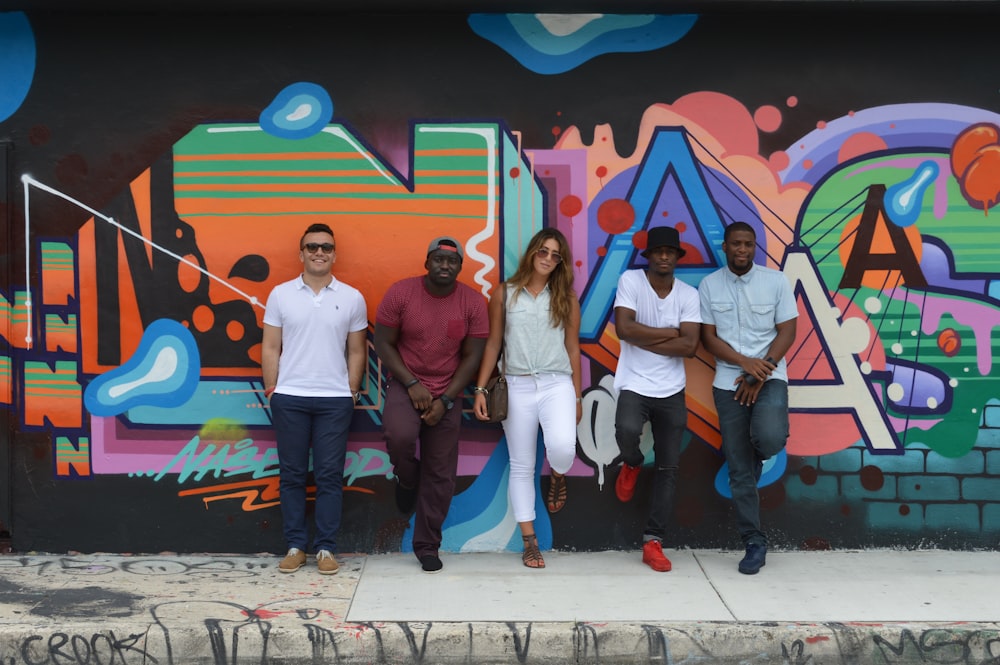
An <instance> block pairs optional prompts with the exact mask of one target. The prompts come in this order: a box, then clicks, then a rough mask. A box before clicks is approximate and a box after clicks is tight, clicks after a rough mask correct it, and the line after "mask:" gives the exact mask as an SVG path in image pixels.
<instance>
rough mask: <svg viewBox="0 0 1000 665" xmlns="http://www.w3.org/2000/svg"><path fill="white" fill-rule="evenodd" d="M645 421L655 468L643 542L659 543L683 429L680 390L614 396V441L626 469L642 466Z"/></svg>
mask: <svg viewBox="0 0 1000 665" xmlns="http://www.w3.org/2000/svg"><path fill="white" fill-rule="evenodd" d="M647 420H648V421H649V425H650V428H651V429H652V432H653V464H654V467H655V468H654V471H653V492H652V498H651V501H650V507H649V519H648V520H647V521H646V529H645V530H644V531H643V535H642V539H643V542H645V541H648V540H659V541H662V540H663V538H664V536H666V534H667V526H668V525H669V523H670V519H671V518H672V517H673V513H674V494H675V493H676V488H677V467H678V464H679V463H680V458H681V440H682V438H683V436H684V429H685V428H686V427H687V405H686V404H685V402H684V391H683V390H682V391H680V392H679V393H676V394H673V395H671V396H670V397H646V396H645V395H640V394H639V393H635V392H632V391H631V390H623V391H621V392H620V393H619V394H618V407H617V410H616V412H615V439H616V440H617V442H618V450H619V451H621V454H622V462H624V463H625V464H628V465H629V466H642V451H640V450H639V437H640V436H641V435H642V428H643V425H644V424H645V423H646V421H647Z"/></svg>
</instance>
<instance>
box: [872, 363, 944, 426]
mask: <svg viewBox="0 0 1000 665" xmlns="http://www.w3.org/2000/svg"><path fill="white" fill-rule="evenodd" d="M885 368H886V370H887V371H888V372H889V373H890V375H891V377H892V378H891V381H892V383H895V384H898V385H899V387H900V388H901V389H902V391H903V394H902V396H901V397H900V398H899V399H898V400H892V407H893V408H894V409H896V410H897V411H902V412H907V413H924V412H933V411H934V409H933V408H931V407H930V406H928V404H929V402H930V401H932V400H933V402H934V403H935V404H936V405H937V406H936V407H935V408H938V409H941V410H942V411H943V412H944V411H945V410H946V407H947V406H948V404H950V403H951V396H952V391H951V386H949V385H948V382H947V377H946V376H944V375H943V374H939V373H937V372H936V371H935V370H934V369H933V368H931V367H929V366H928V367H926V368H925V367H923V366H920V365H917V364H915V363H910V362H906V361H904V360H902V359H896V360H892V361H889V360H887V361H886V363H885Z"/></svg>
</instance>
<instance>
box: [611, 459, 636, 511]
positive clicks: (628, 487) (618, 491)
mask: <svg viewBox="0 0 1000 665" xmlns="http://www.w3.org/2000/svg"><path fill="white" fill-rule="evenodd" d="M637 480H639V467H637V466H629V465H628V464H622V468H621V470H620V471H618V480H616V481H615V495H617V496H618V500H619V501H623V502H626V503H627V502H629V501H631V500H632V495H633V494H635V483H636V481H637Z"/></svg>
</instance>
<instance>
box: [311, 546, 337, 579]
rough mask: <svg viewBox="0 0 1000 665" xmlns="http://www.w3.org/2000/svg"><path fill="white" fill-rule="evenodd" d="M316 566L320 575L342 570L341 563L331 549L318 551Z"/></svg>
mask: <svg viewBox="0 0 1000 665" xmlns="http://www.w3.org/2000/svg"><path fill="white" fill-rule="evenodd" d="M316 567H317V568H318V569H319V574H320V575H333V574H335V573H336V572H337V571H338V570H340V564H339V563H337V560H336V559H334V558H333V554H331V553H330V550H320V551H319V552H316Z"/></svg>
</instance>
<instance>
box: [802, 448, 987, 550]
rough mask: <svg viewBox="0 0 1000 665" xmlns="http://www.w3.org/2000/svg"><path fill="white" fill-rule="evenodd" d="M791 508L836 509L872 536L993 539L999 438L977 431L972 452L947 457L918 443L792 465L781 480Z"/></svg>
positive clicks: (846, 452) (856, 450)
mask: <svg viewBox="0 0 1000 665" xmlns="http://www.w3.org/2000/svg"><path fill="white" fill-rule="evenodd" d="M783 482H784V484H785V492H786V494H787V497H788V499H789V500H791V501H800V500H809V501H821V502H826V503H834V504H836V503H841V504H843V505H845V506H849V507H850V510H851V512H852V513H853V512H855V511H859V514H861V515H863V517H864V519H865V520H866V522H867V524H868V526H869V527H870V528H872V529H877V530H882V529H889V530H898V531H904V532H910V533H915V532H922V531H924V532H928V533H929V534H932V533H933V532H940V531H942V530H947V531H954V532H960V533H965V534H967V535H970V536H980V537H982V536H985V537H986V539H987V541H986V542H989V539H990V537H991V536H995V535H997V534H1000V436H998V435H997V433H996V432H993V431H990V430H983V431H982V433H981V436H980V437H979V440H978V441H977V443H976V446H975V447H974V448H973V449H972V450H970V451H969V452H968V453H966V454H965V455H963V456H962V457H959V458H954V459H953V458H948V457H944V456H942V455H940V454H939V453H937V452H935V451H933V450H930V449H928V448H927V447H926V446H924V445H922V444H914V445H911V446H909V447H907V448H906V450H905V452H904V453H903V454H902V455H875V454H872V453H871V451H869V450H868V449H867V447H865V446H864V445H863V444H859V445H855V446H852V447H850V448H846V449H844V450H841V451H839V452H836V453H832V454H828V455H821V456H806V457H799V458H793V459H791V460H790V463H789V471H788V473H786V475H785V478H784V479H783Z"/></svg>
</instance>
